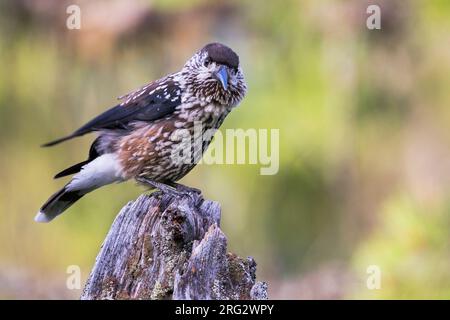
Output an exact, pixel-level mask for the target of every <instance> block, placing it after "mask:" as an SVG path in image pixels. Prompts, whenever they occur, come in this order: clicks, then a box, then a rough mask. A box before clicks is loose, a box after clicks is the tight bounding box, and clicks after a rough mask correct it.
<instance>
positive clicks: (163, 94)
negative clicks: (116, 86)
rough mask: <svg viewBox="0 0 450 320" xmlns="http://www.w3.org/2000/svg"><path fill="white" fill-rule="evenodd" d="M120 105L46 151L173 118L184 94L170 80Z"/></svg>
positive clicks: (53, 143) (146, 87)
mask: <svg viewBox="0 0 450 320" xmlns="http://www.w3.org/2000/svg"><path fill="white" fill-rule="evenodd" d="M124 99H126V100H125V101H124V102H122V103H121V104H119V105H117V106H115V107H112V108H111V109H109V110H107V111H105V112H104V113H102V114H100V115H99V116H97V117H95V118H94V119H92V120H91V121H89V122H88V123H86V124H85V125H84V126H82V127H81V128H79V129H78V130H76V131H75V132H73V133H72V134H71V135H68V136H66V137H63V138H60V139H57V140H54V141H51V142H49V143H46V144H44V145H43V147H49V146H53V145H55V144H58V143H60V142H63V141H66V140H69V139H72V138H75V137H79V136H82V135H84V134H87V133H89V132H92V131H99V130H102V129H112V130H114V129H125V128H127V127H128V125H129V124H130V123H131V122H134V121H155V120H157V119H161V118H163V117H164V116H166V115H168V114H171V113H173V112H174V111H175V108H176V107H177V106H179V105H180V103H181V90H180V87H179V85H178V83H177V82H175V81H173V80H172V79H170V78H167V79H166V80H163V81H157V82H153V83H151V84H149V85H147V86H145V87H143V88H141V89H139V90H137V91H135V92H132V93H130V94H127V95H125V96H124Z"/></svg>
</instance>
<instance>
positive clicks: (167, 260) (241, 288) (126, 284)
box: [81, 192, 267, 300]
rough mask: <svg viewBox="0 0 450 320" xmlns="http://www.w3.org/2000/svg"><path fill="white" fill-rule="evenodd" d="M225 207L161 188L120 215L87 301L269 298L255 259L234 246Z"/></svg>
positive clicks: (85, 295) (89, 285)
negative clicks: (223, 217) (225, 225)
mask: <svg viewBox="0 0 450 320" xmlns="http://www.w3.org/2000/svg"><path fill="white" fill-rule="evenodd" d="M220 211H221V210H220V205H219V204H218V203H217V202H214V201H209V200H204V199H203V197H202V196H201V195H198V194H195V193H191V194H187V195H172V194H164V193H161V192H154V193H152V194H151V195H141V196H140V197H139V198H138V199H137V200H136V201H133V202H130V203H128V204H127V205H126V206H125V207H124V208H122V210H121V211H120V213H119V214H118V215H117V217H116V219H115V220H114V222H113V224H112V226H111V229H110V230H109V233H108V235H107V236H106V239H105V240H104V243H103V245H102V248H101V250H100V253H99V254H98V256H97V259H96V262H95V265H94V268H93V269H92V271H91V274H90V276H89V279H88V281H87V283H86V286H85V288H84V291H83V294H82V296H81V299H86V300H90V299H218V300H226V299H266V298H267V285H266V284H265V283H263V282H257V281H256V263H255V261H254V260H253V258H251V257H248V258H246V259H243V258H240V257H238V256H236V255H235V254H232V253H228V252H227V238H226V236H225V234H224V233H223V232H222V231H221V230H220V227H219V226H220V214H221V213H220Z"/></svg>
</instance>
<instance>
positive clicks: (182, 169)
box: [117, 104, 229, 181]
mask: <svg viewBox="0 0 450 320" xmlns="http://www.w3.org/2000/svg"><path fill="white" fill-rule="evenodd" d="M228 112H229V111H228V110H227V109H226V108H225V107H221V106H217V105H214V104H206V105H203V106H202V105H200V104H197V105H193V106H191V107H190V106H185V108H184V109H180V110H179V112H175V113H174V114H173V115H171V116H170V117H166V118H164V119H161V120H158V121H155V122H153V123H149V124H145V125H143V126H141V127H138V128H136V129H135V130H133V131H132V132H131V133H130V134H127V135H126V136H124V137H122V138H121V139H120V141H119V145H118V151H117V152H118V155H119V159H120V162H121V164H122V167H123V168H124V175H125V176H126V177H127V178H133V177H136V176H145V177H147V178H149V179H153V180H156V181H176V180H178V179H180V178H182V177H183V176H184V175H185V174H187V173H188V172H189V171H190V170H191V169H192V168H193V167H194V166H195V165H196V163H197V162H198V161H199V160H200V158H201V156H202V154H203V152H204V151H205V150H206V148H207V147H208V146H209V144H210V142H211V139H212V135H213V134H214V132H215V131H216V129H218V128H219V127H220V125H221V124H222V122H223V120H224V119H225V117H226V115H227V114H228Z"/></svg>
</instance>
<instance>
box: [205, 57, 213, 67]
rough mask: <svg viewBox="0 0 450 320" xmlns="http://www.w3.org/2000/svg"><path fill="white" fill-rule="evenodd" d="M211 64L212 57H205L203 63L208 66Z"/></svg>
mask: <svg viewBox="0 0 450 320" xmlns="http://www.w3.org/2000/svg"><path fill="white" fill-rule="evenodd" d="M210 64H211V59H210V58H206V59H205V62H204V63H203V65H204V66H205V67H208V66H209V65H210Z"/></svg>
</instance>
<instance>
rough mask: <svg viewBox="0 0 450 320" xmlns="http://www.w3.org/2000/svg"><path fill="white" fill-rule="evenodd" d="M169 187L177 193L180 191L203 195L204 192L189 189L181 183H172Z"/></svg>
mask: <svg viewBox="0 0 450 320" xmlns="http://www.w3.org/2000/svg"><path fill="white" fill-rule="evenodd" d="M169 185H170V186H172V187H174V188H175V189H176V190H177V191H180V192H183V193H195V194H197V195H201V194H202V191H201V190H200V189H197V188H193V187H188V186H185V185H184V184H181V183H176V182H171V183H170V184H169Z"/></svg>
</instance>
